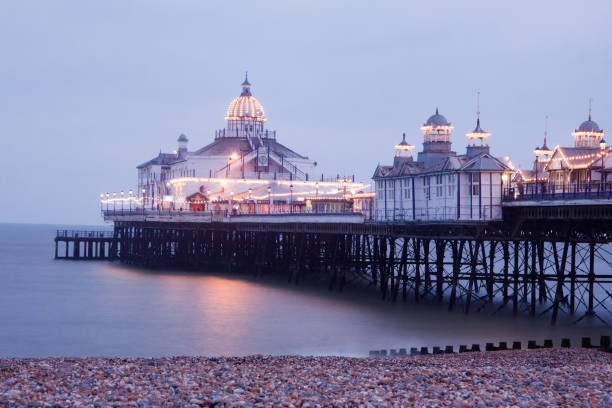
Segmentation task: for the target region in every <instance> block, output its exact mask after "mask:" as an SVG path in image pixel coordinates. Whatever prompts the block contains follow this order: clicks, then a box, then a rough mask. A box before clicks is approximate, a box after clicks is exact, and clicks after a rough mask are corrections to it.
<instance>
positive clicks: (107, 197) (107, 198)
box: [106, 193, 110, 211]
mask: <svg viewBox="0 0 612 408" xmlns="http://www.w3.org/2000/svg"><path fill="white" fill-rule="evenodd" d="M109 198H110V194H109V193H106V211H108V200H109Z"/></svg>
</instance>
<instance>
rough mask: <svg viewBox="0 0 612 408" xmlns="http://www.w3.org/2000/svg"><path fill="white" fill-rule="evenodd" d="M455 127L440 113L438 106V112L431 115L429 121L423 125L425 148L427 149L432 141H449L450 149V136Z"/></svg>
mask: <svg viewBox="0 0 612 408" xmlns="http://www.w3.org/2000/svg"><path fill="white" fill-rule="evenodd" d="M452 129H453V127H452V126H451V124H450V122H449V121H447V120H446V118H445V117H444V116H442V115H440V112H439V111H438V108H436V113H434V114H433V115H431V116H430V117H429V119H427V122H425V124H424V125H423V126H422V127H421V130H422V131H423V145H424V147H425V149H424V150H427V147H429V146H427V145H428V144H430V143H444V144H446V143H448V144H449V146H448V149H449V150H450V142H451V140H450V136H451V130H452Z"/></svg>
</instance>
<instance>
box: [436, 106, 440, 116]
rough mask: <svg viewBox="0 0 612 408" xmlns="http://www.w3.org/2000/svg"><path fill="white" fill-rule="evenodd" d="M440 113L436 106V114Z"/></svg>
mask: <svg viewBox="0 0 612 408" xmlns="http://www.w3.org/2000/svg"><path fill="white" fill-rule="evenodd" d="M439 114H440V113H439V112H438V107H437V106H436V115H439Z"/></svg>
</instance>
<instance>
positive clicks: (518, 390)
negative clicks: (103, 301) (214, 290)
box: [0, 349, 612, 407]
mask: <svg viewBox="0 0 612 408" xmlns="http://www.w3.org/2000/svg"><path fill="white" fill-rule="evenodd" d="M0 406H9V407H36V406H40V407H68V406H95V407H116V406H146V407H149V406H159V407H162V406H163V407H179V406H180V407H183V406H193V407H209V406H214V407H263V406H265V407H268V406H289V407H292V406H295V407H331V406H336V407H338V406H348V407H407V406H415V407H417V406H418V407H421V406H432V407H434V406H451V407H534V406H537V407H548V406H581V407H589V406H591V407H602V406H612V353H604V352H601V351H598V350H594V349H540V350H521V351H497V352H485V353H462V354H453V355H430V356H417V357H402V358H346V357H300V356H281V357H272V356H249V357H240V358H204V357H168V358H154V359H143V358H43V359H0Z"/></svg>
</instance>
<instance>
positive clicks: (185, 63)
mask: <svg viewBox="0 0 612 408" xmlns="http://www.w3.org/2000/svg"><path fill="white" fill-rule="evenodd" d="M611 20H612V2H610V1H609V0H606V1H533V0H531V1H507V2H500V1H490V0H489V1H478V2H470V1H427V2H426V1H421V2H408V1H397V2H390V1H371V2H362V1H356V0H352V1H347V2H341V1H320V2H318V1H306V0H304V1H298V0H295V1H250V2H246V1H245V2H232V1H228V0H222V1H203V0H197V1H196V0H194V1H180V0H175V1H152V0H146V1H144V0H143V1H130V0H119V1H111V0H104V1H102V0H100V1H84V0H78V1H54V0H45V1H27V0H15V1H10V0H9V1H2V2H1V3H0V143H1V145H0V147H1V150H2V160H1V162H0V163H1V164H0V169H1V170H2V176H1V177H0V189H1V190H0V191H2V200H0V222H33V223H66V224H70V223H72V224H99V223H101V220H100V215H99V206H98V195H99V194H100V193H101V192H107V191H108V192H112V191H120V190H122V189H123V190H126V191H127V190H129V189H130V188H135V185H136V181H137V179H136V174H137V173H136V168H135V166H136V165H138V164H140V163H142V162H144V161H146V160H148V159H150V158H152V157H153V156H155V155H156V154H157V153H158V152H159V150H160V149H162V150H163V151H172V150H174V149H175V148H176V138H177V136H178V135H179V134H180V133H182V132H184V133H185V134H187V136H188V137H189V139H190V148H193V149H195V148H198V147H201V146H204V145H206V144H207V143H209V142H210V141H211V140H212V138H213V135H214V131H215V129H220V128H223V127H224V126H225V121H224V119H223V117H224V114H225V110H226V108H227V105H228V104H229V103H230V102H231V100H232V99H233V98H235V97H236V96H238V94H239V93H240V83H241V82H242V80H243V76H244V71H245V70H248V71H249V79H250V81H251V83H252V90H253V95H254V96H255V97H256V98H257V99H258V100H259V101H260V102H261V103H262V105H263V106H264V108H265V111H266V115H267V117H268V122H267V125H268V128H270V129H276V130H277V131H278V139H279V141H280V142H282V143H284V144H286V145H288V146H289V147H290V148H292V149H294V150H296V151H297V152H299V153H301V154H304V155H307V156H309V157H310V158H312V159H314V160H316V161H317V162H318V163H319V165H320V168H321V170H322V171H324V172H325V173H329V174H336V173H340V174H355V175H356V176H357V178H359V179H362V180H366V181H367V180H369V178H370V176H371V175H372V173H373V171H374V168H375V167H376V165H377V164H378V163H390V162H391V161H392V156H393V145H394V144H395V143H397V142H399V141H400V140H401V135H402V132H406V135H407V140H408V141H409V142H410V143H413V144H415V145H417V149H415V151H416V150H420V148H421V143H422V133H421V131H420V129H419V127H420V126H421V125H422V124H423V123H424V122H425V120H426V119H427V117H428V116H429V115H431V114H432V113H433V111H434V110H435V108H436V107H439V108H440V113H442V114H444V115H445V116H446V117H447V119H448V120H449V121H451V122H452V124H453V126H454V127H455V129H454V133H453V137H452V140H453V150H455V151H457V152H458V153H463V152H464V151H465V145H466V136H465V133H466V132H467V131H469V130H471V129H473V128H474V124H475V111H476V92H477V91H480V92H481V108H480V109H481V112H482V114H481V118H482V126H483V128H484V129H485V130H487V131H489V132H491V133H492V136H491V137H490V138H489V143H490V145H491V151H492V153H494V154H496V155H499V156H510V157H511V159H512V161H513V163H514V164H515V166H518V165H521V166H522V167H524V168H525V167H530V166H531V163H532V160H533V155H532V150H533V148H534V147H535V146H536V145H539V144H541V142H542V136H543V132H544V117H545V115H548V116H549V117H550V120H549V146H555V145H557V144H560V145H571V144H572V142H573V139H572V136H571V132H572V131H573V130H574V129H575V128H576V127H577V126H578V125H579V124H580V122H582V121H583V120H585V119H586V117H587V114H588V100H589V98H590V97H592V98H593V119H594V120H595V121H597V122H598V123H599V125H600V126H601V127H602V128H603V129H604V130H607V129H612V84H611V81H610V78H611V76H612V28H611V27H612V26H611V23H610V21H611ZM606 138H608V139H611V141H612V134H610V135H608V136H606Z"/></svg>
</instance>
